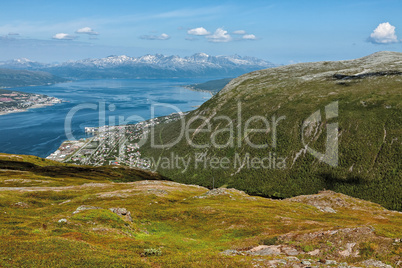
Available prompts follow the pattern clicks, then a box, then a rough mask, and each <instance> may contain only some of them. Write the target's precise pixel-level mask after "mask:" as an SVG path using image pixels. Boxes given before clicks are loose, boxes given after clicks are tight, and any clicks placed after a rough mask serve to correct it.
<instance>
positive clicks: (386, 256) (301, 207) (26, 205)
mask: <svg viewBox="0 0 402 268" xmlns="http://www.w3.org/2000/svg"><path fill="white" fill-rule="evenodd" d="M21 157H22V158H20V159H19V162H21V163H23V162H26V163H29V162H30V161H31V158H30V157H25V156H21ZM6 158H7V155H3V156H2V157H1V159H2V160H4V161H6ZM17 159H18V158H16V159H13V161H16V160H17ZM35 159H36V158H34V160H35ZM35 161H37V160H35ZM38 161H39V162H40V163H42V160H38ZM17 162H18V161H17ZM53 164H55V163H54V162H51V161H47V160H45V161H43V165H42V167H47V168H49V169H50V168H51V165H53ZM49 165H50V166H49ZM3 166H4V165H3ZM70 168H71V169H72V170H74V169H77V172H76V173H74V174H76V176H75V177H74V178H66V177H65V174H64V175H61V176H60V177H58V176H56V175H55V176H54V177H46V176H42V177H41V178H40V179H41V180H43V181H49V183H43V182H42V183H41V184H42V185H41V186H37V184H35V183H33V184H32V185H25V187H20V186H21V183H19V182H18V180H19V178H18V175H16V173H17V170H16V169H14V170H13V171H12V170H9V169H8V170H6V169H2V173H0V183H2V186H4V181H5V180H9V177H8V174H11V176H13V180H14V181H9V182H8V183H6V184H7V187H8V188H4V187H2V188H0V190H1V191H0V256H1V257H0V266H1V267H39V266H40V267H250V266H252V265H254V264H255V263H256V262H258V263H259V265H261V266H263V267H264V262H265V261H269V260H272V259H275V258H279V257H281V256H279V257H274V256H258V257H256V256H249V255H247V254H244V255H236V256H226V255H223V254H221V252H222V251H224V250H227V249H236V250H239V251H244V250H246V249H250V248H252V247H255V246H257V245H261V244H284V245H290V246H292V247H295V248H296V249H297V250H299V252H300V253H299V255H298V257H299V258H312V259H320V258H324V259H335V260H337V261H347V262H348V263H350V264H353V263H358V262H360V261H362V260H363V259H368V258H371V259H378V260H381V261H382V262H384V263H388V264H391V265H395V263H396V262H397V261H398V260H400V259H401V258H402V244H401V243H394V239H399V238H401V237H402V229H401V228H400V226H402V214H401V213H399V212H392V211H388V210H385V209H384V208H382V207H381V206H379V205H376V204H374V203H370V202H366V201H361V200H358V199H354V198H350V197H348V196H345V195H341V194H336V193H332V192H324V193H322V194H320V195H319V197H317V198H315V197H314V198H313V197H308V196H307V197H303V198H302V197H300V198H301V199H300V200H292V199H290V200H288V199H285V200H272V199H267V198H262V197H251V196H248V195H246V194H244V193H242V192H238V191H235V190H230V191H229V190H227V191H223V194H216V195H214V194H209V195H204V194H205V193H206V192H208V189H206V188H203V187H200V186H192V185H184V184H179V183H175V182H170V181H160V180H146V181H138V179H140V178H139V177H138V176H137V177H135V176H132V180H133V182H124V183H123V182H120V183H116V182H112V181H110V180H109V179H108V178H107V177H105V178H103V179H101V178H97V177H96V176H99V175H100V173H98V172H99V171H97V170H93V178H88V176H89V175H88V174H89V173H88V174H86V173H85V172H84V174H85V175H84V177H83V178H80V177H79V172H78V170H80V169H83V167H74V166H70ZM109 169H112V168H109ZM32 170H33V171H32V172H31V171H26V172H24V173H23V174H24V175H23V177H22V178H21V180H32V181H34V180H36V179H37V176H38V175H37V173H35V172H36V171H37V170H36V169H32ZM107 170H108V167H104V171H105V172H106V171H107ZM112 171H113V170H111V171H109V172H110V173H107V174H114V173H112ZM70 172H71V170H70ZM113 172H114V171H113ZM128 172H130V171H128ZM123 173H124V171H121V173H119V174H120V175H122V174H123ZM123 175H124V174H123ZM123 175H122V176H123ZM126 175H127V174H125V175H124V176H126ZM89 177H90V176H89ZM125 178H126V180H127V181H128V180H129V176H126V177H125ZM111 179H113V178H111ZM74 181H75V182H76V183H74ZM56 182H57V183H56ZM22 184H24V183H22ZM28 184H29V182H28ZM48 184H53V185H56V184H57V186H47V185H48ZM16 187H17V188H16ZM200 197H201V198H200ZM316 199H317V200H319V202H321V203H322V202H324V203H325V202H326V203H325V204H326V205H331V204H332V203H331V202H333V200H335V201H334V202H337V203H336V204H333V207H334V209H335V210H336V213H325V212H322V211H320V210H319V209H318V208H316V207H315V206H314V205H315V203H311V202H310V201H311V200H314V202H316V201H317V200H316ZM336 200H338V201H336ZM339 200H343V201H342V202H341V201H339ZM317 202H318V201H317ZM81 205H87V206H94V207H97V208H99V209H93V210H85V211H81V212H78V213H75V214H73V212H74V211H75V210H76V209H77V208H78V207H79V206H81ZM112 207H120V208H123V207H124V208H126V209H127V210H129V211H130V212H131V216H132V222H131V221H129V220H128V219H127V218H125V217H122V216H119V215H117V214H114V213H112V212H111V211H110V210H109V208H112ZM60 219H66V220H67V222H66V223H63V222H59V220H60ZM345 228H352V229H353V228H357V229H356V230H366V229H370V230H374V231H373V232H372V233H364V232H353V234H350V233H348V232H346V231H342V230H344V229H345ZM328 230H340V231H339V232H338V234H337V236H333V237H330V238H328V239H326V238H323V237H322V236H314V234H316V233H320V232H326V231H328ZM353 230H354V229H353ZM343 233H345V235H343ZM351 239H352V240H353V241H355V242H356V243H357V247H358V249H359V250H360V252H361V254H360V255H359V256H358V257H342V256H340V255H339V254H338V252H339V251H340V250H343V247H344V246H345V243H346V242H350V241H351ZM317 248H319V249H322V252H321V253H320V254H319V255H317V256H310V255H308V254H307V253H308V252H310V251H312V250H314V249H317ZM282 257H283V256H282ZM256 258H258V260H256ZM266 266H268V265H267V264H266Z"/></svg>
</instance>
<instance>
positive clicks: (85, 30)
mask: <svg viewBox="0 0 402 268" xmlns="http://www.w3.org/2000/svg"><path fill="white" fill-rule="evenodd" d="M75 32H76V33H79V34H89V35H98V34H99V33H98V32H95V31H94V30H92V28H90V27H84V28H81V29H78V30H77V31H75Z"/></svg>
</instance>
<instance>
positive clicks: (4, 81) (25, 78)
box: [0, 69, 67, 88]
mask: <svg viewBox="0 0 402 268" xmlns="http://www.w3.org/2000/svg"><path fill="white" fill-rule="evenodd" d="M66 81H67V80H66V79H64V78H61V77H58V76H54V75H52V74H50V73H47V72H41V71H26V70H11V69H0V88H2V87H3V88H12V87H24V86H40V85H47V84H54V83H61V82H66Z"/></svg>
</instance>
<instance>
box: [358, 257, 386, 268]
mask: <svg viewBox="0 0 402 268" xmlns="http://www.w3.org/2000/svg"><path fill="white" fill-rule="evenodd" d="M361 264H363V265H365V266H367V267H376V268H377V267H378V268H392V266H391V265H388V264H385V263H383V262H381V261H377V260H371V259H370V260H365V261H363V262H362V263H361Z"/></svg>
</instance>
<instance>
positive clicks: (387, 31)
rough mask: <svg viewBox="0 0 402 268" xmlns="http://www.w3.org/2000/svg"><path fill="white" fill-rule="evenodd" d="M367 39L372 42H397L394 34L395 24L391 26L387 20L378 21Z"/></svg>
mask: <svg viewBox="0 0 402 268" xmlns="http://www.w3.org/2000/svg"><path fill="white" fill-rule="evenodd" d="M368 41H369V42H371V43H374V44H390V43H398V42H399V40H398V38H397V37H396V34H395V26H392V25H391V24H390V23H389V22H384V23H380V24H379V25H378V26H377V28H376V29H375V30H374V31H373V32H372V33H371V35H370V37H369V38H368Z"/></svg>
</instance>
